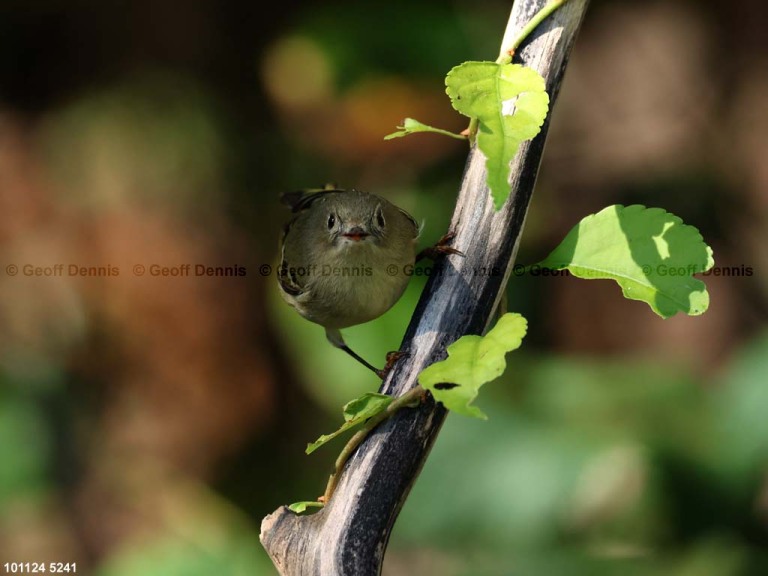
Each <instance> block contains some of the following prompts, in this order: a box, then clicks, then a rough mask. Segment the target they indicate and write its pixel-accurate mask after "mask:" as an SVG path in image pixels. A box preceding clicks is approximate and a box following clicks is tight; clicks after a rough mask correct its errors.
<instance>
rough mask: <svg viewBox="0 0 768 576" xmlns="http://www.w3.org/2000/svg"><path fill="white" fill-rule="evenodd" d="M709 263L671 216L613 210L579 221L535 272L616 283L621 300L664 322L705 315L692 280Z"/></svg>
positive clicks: (697, 237)
mask: <svg viewBox="0 0 768 576" xmlns="http://www.w3.org/2000/svg"><path fill="white" fill-rule="evenodd" d="M714 263H715V262H714V259H713V258H712V249H711V248H710V247H709V246H707V244H706V243H705V242H704V240H703V239H702V237H701V234H700V233H699V231H698V230H697V229H696V228H694V227H693V226H688V225H686V224H683V221H682V220H681V219H680V218H678V217H677V216H675V215H674V214H670V213H669V212H666V211H664V210H662V209H661V208H646V207H645V206H640V205H634V206H628V207H624V206H620V205H616V206H609V207H608V208H605V209H603V210H601V211H600V212H598V213H597V214H592V215H590V216H587V217H586V218H584V219H583V220H582V221H581V222H579V224H578V225H576V227H575V228H573V229H572V230H571V231H570V232H569V233H568V235H567V236H566V237H565V239H564V240H563V242H562V243H561V244H560V245H559V246H558V247H557V248H555V250H554V251H553V252H552V253H551V254H550V255H549V256H547V258H545V259H544V260H543V261H542V262H540V263H539V266H542V267H547V268H554V269H563V268H567V269H568V270H569V271H570V272H571V273H572V274H573V275H574V276H576V277H578V278H587V279H593V278H609V279H611V280H615V281H616V282H617V283H618V284H619V286H621V290H622V292H623V293H624V296H625V297H626V298H629V299H632V300H641V301H643V302H646V303H647V304H648V305H649V306H650V307H651V308H652V309H653V311H654V312H656V313H657V314H658V315H659V316H661V317H662V318H669V317H670V316H674V315H675V314H676V313H678V312H685V313H686V314H689V315H691V316H695V315H698V314H702V313H704V312H705V311H706V309H707V308H708V307H709V294H708V293H707V289H706V286H705V285H704V283H703V282H702V281H701V280H697V279H696V278H693V274H699V273H702V272H706V271H707V270H709V269H710V268H712V266H713V265H714Z"/></svg>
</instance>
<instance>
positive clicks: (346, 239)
mask: <svg viewBox="0 0 768 576" xmlns="http://www.w3.org/2000/svg"><path fill="white" fill-rule="evenodd" d="M282 199H283V201H284V202H285V203H286V204H288V205H289V206H291V208H292V209H293V212H294V213H295V214H296V216H294V218H293V219H292V220H291V221H290V222H288V224H287V225H286V226H285V228H284V231H283V240H282V258H281V262H280V268H279V270H278V281H279V284H280V291H281V293H282V295H283V298H284V299H285V300H286V301H287V302H288V304H290V305H291V306H293V307H294V308H295V309H296V310H297V311H298V312H299V314H301V315H302V316H303V317H304V318H306V319H307V320H310V321H312V322H315V323H317V324H320V325H321V326H323V327H324V328H325V334H326V337H327V338H328V340H329V341H330V342H331V344H333V345H334V346H336V347H337V348H341V349H342V350H344V351H345V352H347V353H348V354H350V355H351V356H352V357H353V358H355V359H356V360H358V361H359V362H361V363H362V364H363V365H365V366H366V367H367V368H370V369H371V370H373V371H374V372H376V374H378V375H379V376H382V375H383V372H384V371H382V370H378V369H376V368H375V367H373V366H372V365H371V364H369V363H368V362H366V361H365V360H364V359H363V358H361V357H360V356H359V355H357V354H356V353H355V352H354V351H352V350H351V349H350V348H349V347H348V346H347V345H346V343H345V342H344V339H343V338H342V336H341V332H340V331H339V330H340V329H341V328H347V327H349V326H355V325H357V324H362V323H364V322H368V321H370V320H373V319H375V318H378V317H379V316H381V315H382V314H384V312H386V311H387V310H389V309H390V308H391V307H392V306H393V305H394V304H395V302H397V301H398V300H399V299H400V296H402V294H403V292H404V291H405V288H406V286H407V285H408V280H409V279H410V275H409V274H408V272H409V267H412V266H413V265H414V263H415V261H416V239H417V238H418V236H419V225H418V223H417V222H416V220H414V219H413V217H412V216H411V215H410V214H408V213H407V212H406V211H405V210H402V209H401V208H398V207H397V206H395V205H394V204H392V203H391V202H388V201H387V200H385V199H384V198H381V197H380V196H376V195H375V194H369V193H368V192H362V191H358V190H349V191H345V190H337V189H328V190H323V191H321V192H315V193H310V194H306V193H289V194H284V195H283V197H282ZM385 370H386V369H385Z"/></svg>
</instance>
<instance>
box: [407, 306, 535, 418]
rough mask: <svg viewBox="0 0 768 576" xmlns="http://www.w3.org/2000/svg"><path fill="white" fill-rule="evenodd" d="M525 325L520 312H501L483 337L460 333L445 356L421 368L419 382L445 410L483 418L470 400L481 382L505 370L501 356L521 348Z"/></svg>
mask: <svg viewBox="0 0 768 576" xmlns="http://www.w3.org/2000/svg"><path fill="white" fill-rule="evenodd" d="M527 327H528V323H527V322H526V320H525V318H523V317H522V316H521V315H520V314H512V313H509V314H504V316H502V317H501V318H500V319H499V321H498V322H497V323H496V326H494V327H493V329H491V330H490V331H489V332H488V334H486V335H485V336H462V337H461V338H459V339H458V340H457V341H456V342H454V343H453V344H451V345H450V346H448V348H447V351H448V358H446V359H445V360H442V361H440V362H435V363H434V364H432V365H431V366H428V367H427V368H426V369H424V370H423V371H422V372H421V374H419V383H420V384H421V385H422V387H424V388H425V389H427V390H429V391H430V392H432V395H433V396H434V397H435V400H437V401H439V402H442V403H443V406H445V407H446V408H447V409H448V410H452V411H454V412H458V413H459V414H464V415H465V416H474V417H475V418H482V419H483V420H485V419H486V418H487V417H486V415H485V414H483V412H482V411H481V410H480V409H479V408H478V407H477V406H472V405H471V403H472V401H473V400H474V399H475V398H476V397H477V394H478V390H479V389H480V387H481V386H482V385H483V384H485V383H486V382H490V381H491V380H494V379H496V378H498V377H499V376H501V374H502V373H503V372H504V369H505V368H506V366H507V362H506V360H505V358H504V355H505V354H506V353H507V352H510V351H512V350H515V349H516V348H519V347H520V344H521V342H522V341H523V337H524V336H525V332H526V330H527Z"/></svg>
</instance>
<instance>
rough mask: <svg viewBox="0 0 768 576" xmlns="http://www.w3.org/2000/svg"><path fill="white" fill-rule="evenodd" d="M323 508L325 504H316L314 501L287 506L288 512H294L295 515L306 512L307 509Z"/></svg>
mask: <svg viewBox="0 0 768 576" xmlns="http://www.w3.org/2000/svg"><path fill="white" fill-rule="evenodd" d="M323 506H325V504H323V503H322V502H317V501H316V500H308V501H304V502H294V503H293V504H290V505H289V506H288V510H290V511H291V512H296V514H301V513H303V512H306V511H307V510H308V509H309V508H322V507H323Z"/></svg>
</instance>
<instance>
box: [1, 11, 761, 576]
mask: <svg viewBox="0 0 768 576" xmlns="http://www.w3.org/2000/svg"><path fill="white" fill-rule="evenodd" d="M509 9H510V4H508V3H505V2H483V3H474V2H468V1H466V0H463V1H461V0H459V1H455V2H438V1H437V0H429V1H424V2H418V3H413V2H404V1H394V2H380V1H374V2H368V3H365V4H363V3H360V2H351V1H349V0H346V1H344V0H342V1H338V2H312V1H309V2H307V1H305V2H297V1H294V0H288V1H284V2H281V3H279V4H277V5H273V6H270V8H269V12H266V11H265V8H264V7H260V6H258V5H257V4H256V3H253V2H244V1H221V0H189V1H188V2H185V3H178V2H169V1H165V0H161V1H158V0H153V1H149V0H100V1H97V0H67V1H64V0H32V1H21V0H4V1H3V2H2V3H1V4H0V264H2V269H0V563H5V562H14V561H16V562H22V561H44V562H50V561H58V562H77V571H78V573H82V574H95V575H98V576H127V575H131V576H133V575H135V574H142V575H154V574H158V575H160V574H162V575H172V576H174V575H188V574H189V575H197V574H205V575H209V574H222V575H229V574H232V575H235V574H238V575H239V574H243V575H245V574H248V575H256V574H258V575H261V574H265V575H269V574H273V573H274V570H273V568H272V565H271V563H270V562H269V560H268V559H267V558H266V555H265V554H264V552H263V551H262V549H261V546H260V544H259V542H258V532H259V524H260V521H261V518H262V517H263V516H264V515H266V514H268V513H270V512H272V511H273V510H274V509H276V508H277V507H278V506H279V505H281V504H286V503H290V502H293V501H296V500H304V499H313V498H315V497H316V496H318V495H319V494H320V493H321V492H322V490H323V487H324V484H325V480H326V477H327V474H328V472H329V470H330V467H331V465H332V461H333V459H334V458H335V456H336V451H337V450H338V449H339V448H340V447H341V444H338V445H335V446H334V445H331V446H329V447H326V448H324V449H323V450H321V451H319V452H317V453H316V454H313V455H312V456H311V457H307V456H305V455H304V454H303V450H304V447H305V445H306V443H307V442H308V441H312V440H314V439H315V438H316V437H317V436H319V435H320V434H321V433H325V432H328V431H330V430H332V429H333V428H334V427H335V426H336V425H337V424H338V423H339V420H340V406H341V405H342V404H343V403H344V402H346V401H347V400H349V399H351V398H353V397H355V396H357V395H359V394H360V393H361V392H363V391H367V390H374V389H376V387H377V382H376V379H375V377H373V376H372V375H371V374H370V373H368V372H367V371H365V370H364V369H362V368H360V367H359V366H357V365H356V364H355V363H354V362H353V361H352V360H351V359H349V358H348V357H346V355H344V354H343V353H341V352H339V351H336V350H333V349H332V348H331V347H330V346H329V345H328V344H327V343H326V341H325V338H324V335H323V331H322V329H321V328H319V327H318V326H315V325H312V324H310V323H308V322H306V321H303V320H302V319H301V318H299V317H298V315H297V314H295V312H293V310H291V309H290V308H288V307H287V306H286V305H285V304H283V303H282V302H281V301H280V298H279V296H278V295H277V292H276V286H275V284H276V282H275V278H274V275H271V274H270V275H267V276H263V275H262V274H261V270H262V268H261V267H262V266H265V265H271V266H274V264H275V263H276V261H277V242H278V236H279V233H280V229H281V226H282V223H283V222H284V221H285V220H286V219H287V217H288V214H287V213H286V211H285V210H284V209H283V207H281V206H280V205H279V204H278V202H277V196H278V194H279V192H281V191H283V190H293V189H298V188H306V187H318V186H322V185H324V184H325V183H326V182H335V183H337V184H338V185H340V186H342V187H356V188H361V189H365V190H370V191H374V192H376V193H379V194H381V195H384V196H386V197H388V198H389V199H391V200H392V201H394V202H396V203H398V204H399V205H401V206H403V207H404V208H406V209H407V210H409V211H410V212H411V213H412V214H414V215H415V216H416V217H417V219H419V220H423V221H424V222H425V228H424V233H423V236H422V238H423V242H424V243H425V244H428V243H432V242H434V241H435V240H437V238H439V237H440V236H441V235H442V234H443V233H444V232H445V230H446V227H447V224H448V221H449V219H450V214H451V211H452V205H453V202H454V200H455V197H456V192H457V190H458V186H459V182H460V179H461V174H462V171H463V167H464V160H465V157H466V147H465V145H463V144H462V143H461V142H458V141H453V140H449V139H446V138H440V137H437V136H434V135H417V136H413V137H409V138H406V139H401V140H395V141H391V142H384V141H383V140H382V138H383V136H384V135H385V134H387V133H389V132H392V131H393V130H394V128H395V126H396V125H397V124H399V123H400V121H401V120H402V119H403V118H404V117H405V116H412V117H415V118H418V119H419V120H421V121H424V122H427V123H429V124H433V125H437V126H441V127H445V128H448V129H455V130H460V129H461V128H462V127H463V126H464V125H465V120H463V119H462V118H461V117H459V116H458V115H456V114H454V113H453V112H452V110H451V108H450V105H449V103H448V100H447V97H445V95H444V89H443V77H444V75H445V73H446V72H447V71H448V70H449V69H450V68H451V67H452V66H453V65H455V64H458V63H460V62H462V61H464V60H470V59H494V58H495V57H496V54H497V51H498V45H499V43H500V41H501V36H502V33H503V30H504V27H505V24H506V19H507V16H508V13H509ZM766 25H768V24H767V23H766V10H765V8H764V5H763V4H762V3H761V2H758V1H757V0H736V1H733V2H724V1H717V0H702V1H699V2H690V1H677V0H671V1H669V0H667V1H653V2H646V1H643V2H640V1H637V0H634V1H629V0H628V1H599V0H595V1H593V2H592V3H591V5H590V8H589V11H588V14H587V17H586V21H585V23H584V27H583V29H582V31H581V33H580V36H579V38H578V41H577V43H576V47H575V50H574V54H573V58H572V61H571V64H570V67H569V69H568V73H567V75H566V78H565V82H564V84H563V87H562V92H561V95H560V99H559V101H558V103H557V107H556V109H555V111H554V116H553V119H552V126H551V130H550V137H549V139H548V141H547V148H546V152H545V156H544V160H543V164H542V167H541V173H540V178H539V181H538V186H537V190H536V193H535V195H534V200H533V204H532V207H531V212H530V213H529V217H528V221H527V225H526V229H525V235H524V237H523V242H522V245H521V247H520V254H519V258H518V261H519V262H521V263H533V262H536V261H538V260H540V259H542V258H543V257H544V256H546V254H548V252H549V251H550V250H551V249H552V248H553V247H554V246H555V245H556V244H557V243H558V241H559V239H560V238H562V236H563V235H564V234H565V233H566V232H567V231H568V230H569V229H570V228H571V227H572V226H573V225H574V224H575V223H576V222H578V220H579V219H580V218H582V217H583V216H585V215H586V214H589V213H592V212H596V211H598V210H600V209H601V208H603V207H604V206H606V205H609V204H615V203H622V204H632V203H642V204H645V205H648V206H659V207H663V208H665V209H667V210H669V211H671V212H674V213H675V214H677V215H678V216H680V217H682V218H683V220H684V221H685V222H686V223H689V224H692V225H694V226H696V227H698V228H699V229H700V230H701V231H702V233H703V235H704V237H705V239H706V240H707V242H708V243H709V244H710V245H711V246H712V247H713V249H714V252H715V260H716V265H717V266H718V267H720V268H721V269H725V268H727V267H734V268H738V270H739V271H741V272H740V273H739V274H736V275H730V276H710V277H708V278H707V279H706V282H707V285H708V288H709V291H710V295H711V306H710V310H709V311H708V312H707V313H706V314H705V315H704V316H701V317H698V318H687V317H685V318H684V317H679V318H678V317H676V318H673V319H670V320H667V321H662V320H661V319H659V318H658V317H656V316H655V315H654V314H653V313H652V312H651V311H650V310H649V309H648V308H647V307H646V306H645V305H643V304H641V303H638V302H631V301H626V300H623V299H622V297H621V295H620V290H619V289H618V287H617V286H615V285H614V284H612V283H608V282H606V283H596V282H587V281H581V280H577V279H574V278H562V277H560V278H534V277H522V278H513V279H512V281H511V282H510V286H509V307H510V309H511V310H513V311H518V312H521V313H523V314H524V315H525V316H526V317H527V318H528V319H529V324H530V333H529V336H528V337H527V338H526V340H525V342H524V345H523V347H522V349H521V350H520V351H518V352H515V353H514V354H513V355H510V356H509V364H510V368H509V370H508V372H507V374H506V375H505V376H504V377H503V378H502V379H501V380H500V381H498V382H496V383H494V384H493V385H490V386H488V387H487V392H484V394H485V395H484V397H483V398H481V399H480V401H479V405H480V406H481V407H482V409H483V410H484V411H485V412H487V413H488V414H489V416H490V420H489V421H488V422H480V421H471V420H469V419H466V418H462V417H459V416H455V415H452V416H449V418H448V420H447V422H446V425H445V427H444V429H443V432H442V433H441V435H440V437H439V438H438V441H437V444H436V446H435V449H434V451H433V453H432V455H431V457H430V459H429V460H428V462H427V464H426V466H425V468H424V472H423V474H422V476H421V477H420V479H419V481H418V482H417V484H416V486H415V488H414V490H413V492H412V494H411V496H410V498H409V500H408V502H407V503H406V505H405V508H404V509H403V511H402V514H401V516H400V518H399V520H398V522H397V524H396V525H395V530H394V533H393V536H392V540H391V543H390V547H389V550H388V552H387V555H386V561H385V568H384V573H385V574H386V575H392V576H397V575H411V574H419V575H431V574H440V575H480V574H515V575H525V576H528V575H536V576H539V575H544V576H549V575H552V576H581V575H590V576H592V575H600V574H621V575H622V576H623V575H630V576H631V575H642V576H646V575H652V576H655V575H672V576H709V575H711V576H752V575H760V574H768V553H766V544H768V528H767V526H768V384H766V382H768V330H766V311H767V310H768V280H767V279H768V275H767V274H766V270H767V264H768V254H767V253H766V249H765V246H766V245H767V244H768V232H767V231H768V226H766V224H767V223H768V163H766V161H765V160H766V158H767V157H768V65H766V64H768V50H767V49H766V41H765V28H766ZM56 264H64V272H63V274H61V275H50V276H45V275H44V274H45V271H44V269H45V267H51V266H55V265H56ZM69 264H75V265H77V266H84V267H98V266H101V267H112V268H111V269H114V270H117V271H118V273H119V274H118V275H114V274H113V275H111V276H107V277H87V276H79V275H75V276H70V275H69V274H68V272H69V269H68V266H69ZM183 264H190V265H191V266H192V269H191V274H190V275H189V276H176V277H163V276H155V275H153V274H152V273H151V270H153V268H152V266H153V265H157V266H160V267H169V268H170V267H177V266H180V265H183ZM197 264H200V265H203V266H213V267H215V266H221V267H223V266H231V267H236V266H239V267H244V268H245V270H246V275H245V276H239V277H218V278H217V277H205V276H202V277H201V276H195V274H194V268H195V265H197ZM9 266H17V267H18V268H17V273H16V274H15V275H13V274H12V273H11V271H10V270H11V269H10V268H9ZM25 266H31V268H25ZM137 266H143V267H144V270H145V273H144V274H143V275H138V274H137V270H138V268H136V267H137ZM35 267H40V268H41V269H43V271H42V272H41V274H43V275H41V276H35V272H34V269H35ZM169 272H170V270H169ZM747 272H749V273H747ZM422 286H423V279H417V278H414V280H413V281H412V283H411V286H410V288H409V290H408V292H407V294H406V295H405V297H404V298H403V299H402V300H401V301H400V302H399V303H398V305H397V306H396V307H395V308H394V309H393V310H392V311H390V312H389V313H387V314H386V315H385V316H384V317H382V318H380V319H378V320H376V321H375V322H372V323H370V324H368V325H365V326H361V327H356V328H353V329H350V330H348V331H347V332H346V338H347V342H349V343H350V345H351V346H352V347H353V348H355V349H357V350H358V351H359V352H361V353H362V354H363V355H364V356H365V357H366V358H369V359H371V360H372V361H374V363H376V364H380V363H381V361H383V357H384V354H385V353H386V352H387V351H389V350H393V349H395V348H397V347H398V345H399V342H400V338H401V336H402V333H403V330H404V329H405V326H406V325H407V323H408V320H409V318H410V314H411V312H412V310H413V307H414V305H415V302H416V301H417V299H418V296H419V292H420V290H421V288H422ZM376 358H379V359H380V360H381V361H376V360H375V359H376Z"/></svg>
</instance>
